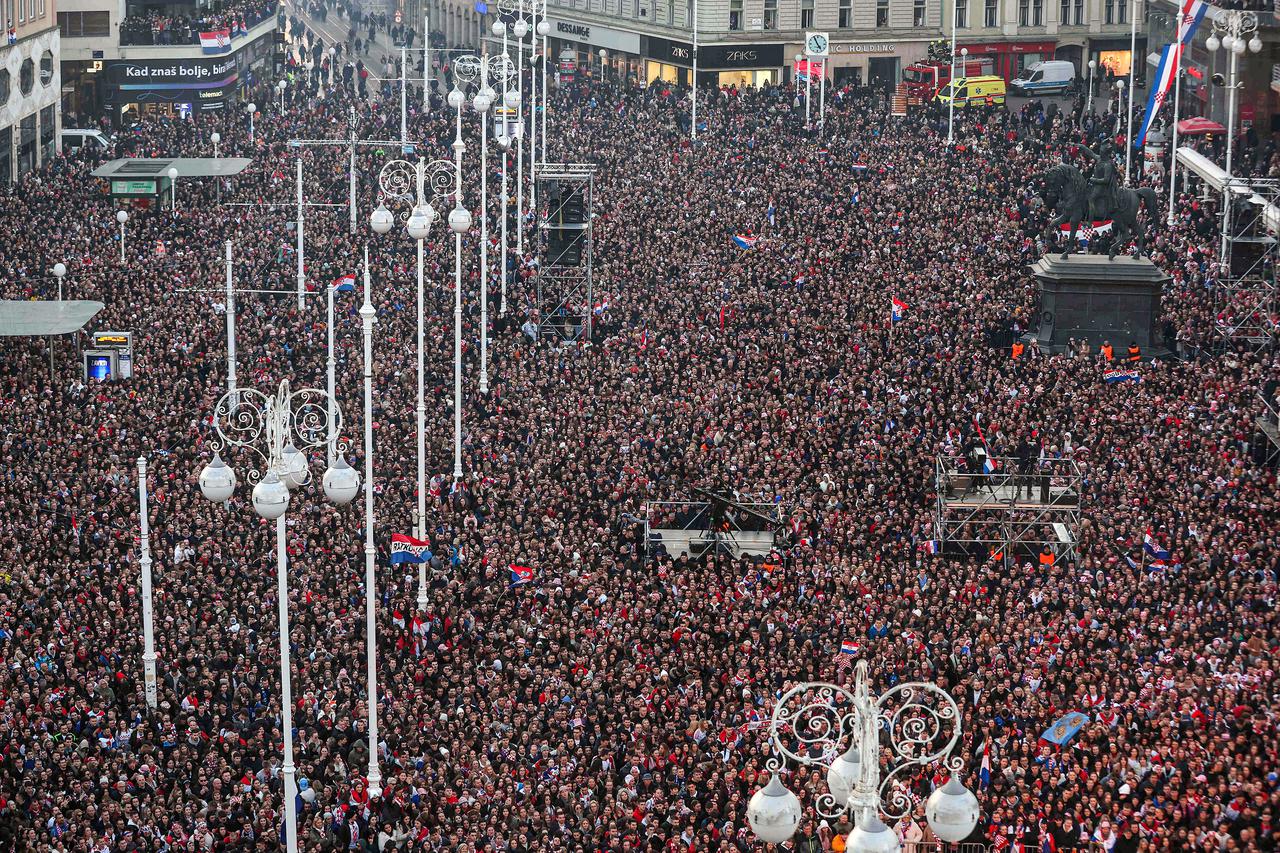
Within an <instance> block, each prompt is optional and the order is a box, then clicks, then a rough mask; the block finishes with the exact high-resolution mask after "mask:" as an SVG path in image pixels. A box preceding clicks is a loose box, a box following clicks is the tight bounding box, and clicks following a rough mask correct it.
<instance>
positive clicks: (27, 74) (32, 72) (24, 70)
mask: <svg viewBox="0 0 1280 853" xmlns="http://www.w3.org/2000/svg"><path fill="white" fill-rule="evenodd" d="M35 85H36V64H35V62H33V61H32V60H31V59H30V58H28V59H24V60H23V61H22V65H21V67H19V68H18V91H20V92H21V93H22V97H24V98H25V97H26V96H27V95H30V94H31V90H32V89H33V88H34V87H35Z"/></svg>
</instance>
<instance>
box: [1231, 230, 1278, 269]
mask: <svg viewBox="0 0 1280 853" xmlns="http://www.w3.org/2000/svg"><path fill="white" fill-rule="evenodd" d="M1271 242H1272V240H1271V238H1270V237H1247V238H1236V239H1234V240H1232V241H1231V243H1230V246H1231V248H1230V252H1231V277H1232V278H1239V277H1241V276H1245V275H1249V274H1250V273H1260V272H1261V270H1262V262H1263V261H1264V260H1265V259H1266V256H1267V254H1268V252H1270V250H1271Z"/></svg>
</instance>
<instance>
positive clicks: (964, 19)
mask: <svg viewBox="0 0 1280 853" xmlns="http://www.w3.org/2000/svg"><path fill="white" fill-rule="evenodd" d="M1082 2H1083V0H1082ZM955 27H956V29H958V30H964V29H968V28H969V0H956V20H955Z"/></svg>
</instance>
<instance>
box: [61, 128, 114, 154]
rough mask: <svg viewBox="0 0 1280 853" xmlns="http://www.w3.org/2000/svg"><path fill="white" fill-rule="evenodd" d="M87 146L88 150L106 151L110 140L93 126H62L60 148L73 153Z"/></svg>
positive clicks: (109, 145)
mask: <svg viewBox="0 0 1280 853" xmlns="http://www.w3.org/2000/svg"><path fill="white" fill-rule="evenodd" d="M86 146H87V148H88V150H89V151H106V150H107V149H109V148H110V147H111V140H110V138H108V137H107V135H106V134H105V133H103V132H102V131H100V130H94V129H93V128H78V127H64V128H63V129H62V150H63V151H65V152H67V153H69V154H70V153H74V152H76V151H79V150H80V149H82V148H85V147H86Z"/></svg>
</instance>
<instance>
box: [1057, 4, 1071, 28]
mask: <svg viewBox="0 0 1280 853" xmlns="http://www.w3.org/2000/svg"><path fill="white" fill-rule="evenodd" d="M1058 23H1060V24H1062V25H1063V26H1064V27H1065V26H1066V25H1067V24H1069V23H1071V0H1062V5H1061V6H1059V7H1058Z"/></svg>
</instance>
